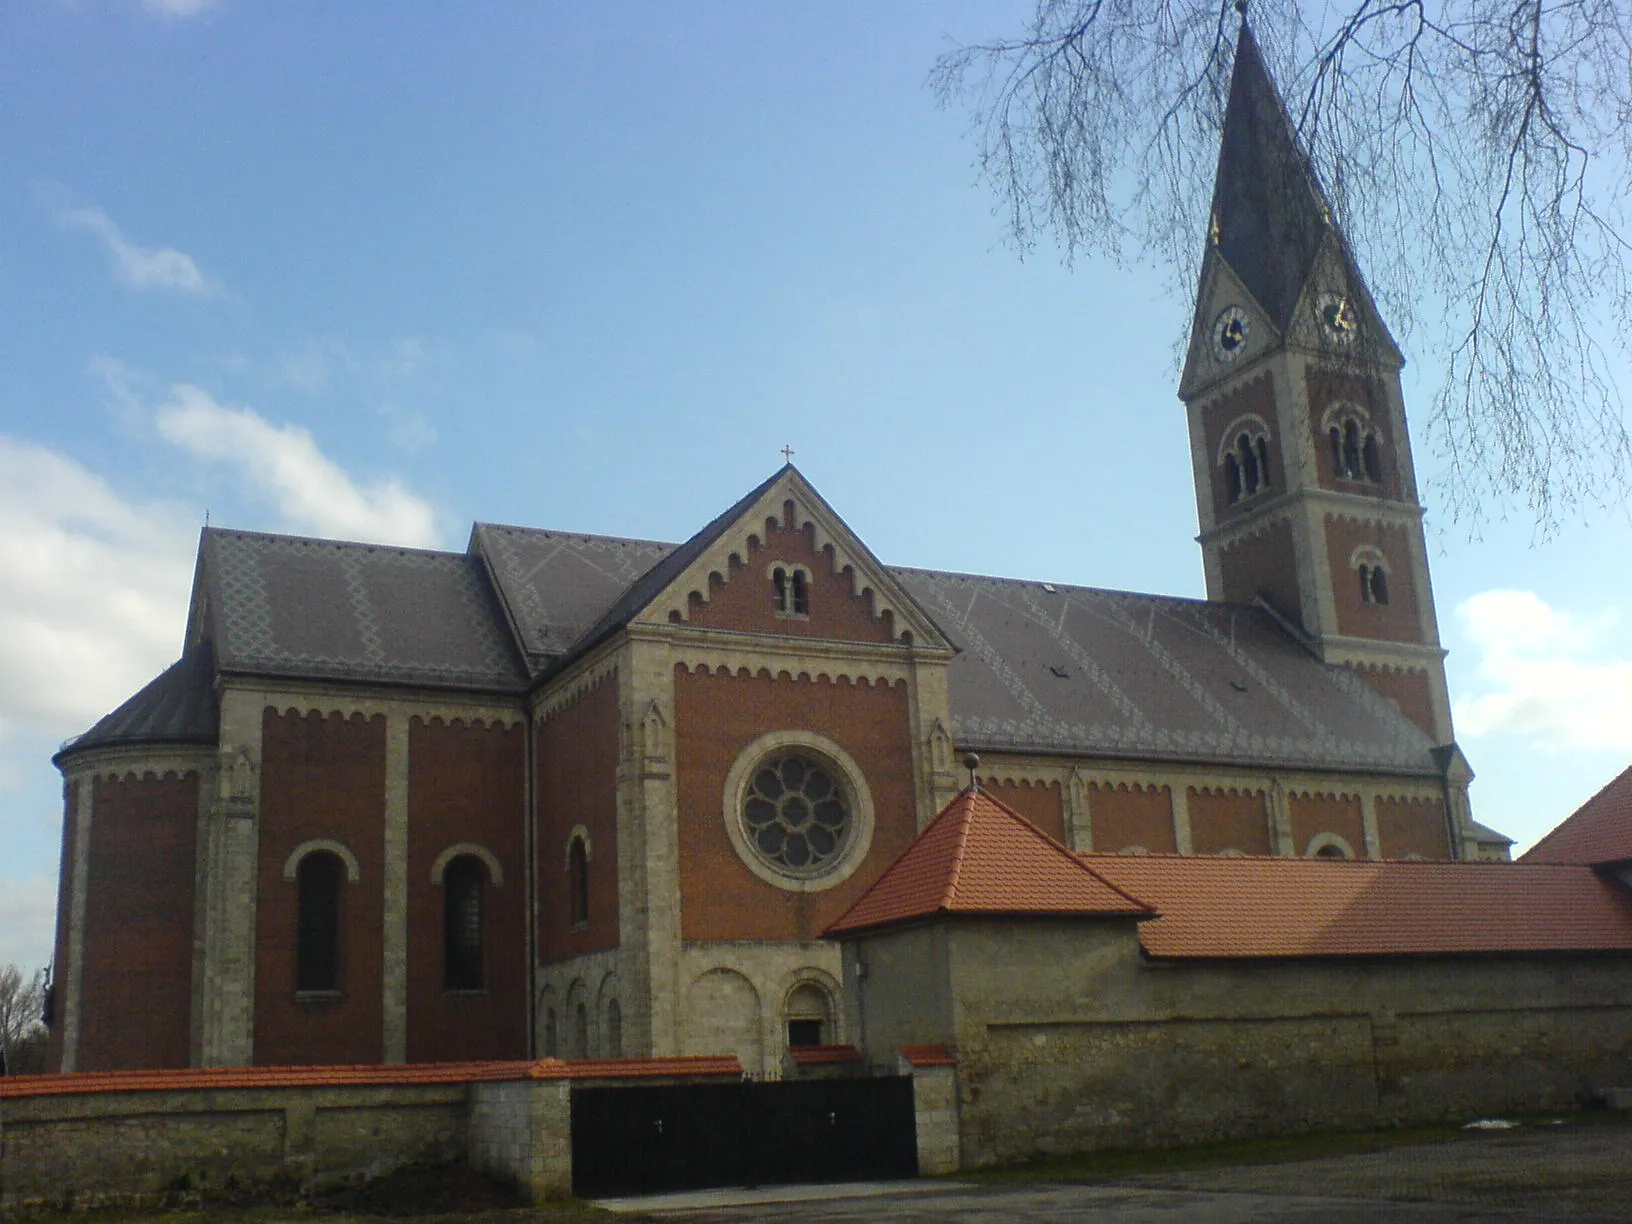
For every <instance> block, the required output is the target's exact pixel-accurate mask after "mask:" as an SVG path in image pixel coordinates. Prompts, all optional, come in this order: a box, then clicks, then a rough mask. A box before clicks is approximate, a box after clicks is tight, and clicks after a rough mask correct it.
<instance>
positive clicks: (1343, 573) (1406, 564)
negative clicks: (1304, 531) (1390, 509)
mask: <svg viewBox="0 0 1632 1224" xmlns="http://www.w3.org/2000/svg"><path fill="white" fill-rule="evenodd" d="M1326 548H1327V553H1328V555H1329V556H1330V557H1331V559H1332V593H1333V596H1334V598H1335V601H1336V603H1337V628H1338V632H1339V633H1342V634H1344V635H1346V636H1348V637H1363V638H1382V639H1384V640H1385V641H1390V642H1420V641H1422V619H1421V613H1420V612H1419V611H1418V608H1417V584H1416V579H1415V577H1414V576H1413V574H1412V565H1411V543H1410V538H1409V537H1408V536H1407V535H1406V531H1405V528H1403V527H1390V526H1387V525H1385V524H1383V523H1375V522H1372V523H1362V522H1356V521H1355V520H1354V519H1352V518H1339V517H1334V516H1331V515H1328V516H1327V518H1326ZM1356 554H1359V558H1360V560H1362V561H1364V560H1365V558H1366V557H1368V556H1380V557H1381V559H1382V563H1383V567H1384V569H1385V570H1386V571H1387V574H1388V602H1387V603H1386V604H1385V603H1375V602H1373V603H1368V602H1366V601H1365V600H1364V599H1363V598H1362V596H1361V590H1360V574H1359V569H1358V567H1357V563H1356Z"/></svg>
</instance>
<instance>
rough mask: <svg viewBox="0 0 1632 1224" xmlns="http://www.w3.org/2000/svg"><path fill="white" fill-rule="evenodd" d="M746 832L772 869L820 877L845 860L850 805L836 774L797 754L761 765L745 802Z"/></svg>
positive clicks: (785, 754)
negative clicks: (842, 859) (838, 862)
mask: <svg viewBox="0 0 1632 1224" xmlns="http://www.w3.org/2000/svg"><path fill="white" fill-rule="evenodd" d="M742 823H743V832H744V833H745V834H746V835H747V840H748V844H749V845H750V846H752V847H753V850H754V852H755V853H756V854H757V855H758V856H759V857H760V858H761V859H763V860H764V861H765V862H766V863H767V864H768V865H769V866H770V867H771V868H772V869H773V870H776V871H779V872H782V873H784V874H787V875H790V876H798V877H810V876H815V875H820V874H822V873H823V872H825V871H826V870H828V868H829V867H830V866H831V865H832V864H833V862H834V861H835V860H837V859H838V858H840V857H842V856H843V854H844V851H845V848H846V845H847V843H848V842H849V840H850V833H851V824H852V821H851V803H850V801H849V799H848V797H847V796H846V795H845V791H844V787H843V786H842V784H841V783H840V780H839V777H838V775H837V772H836V771H835V770H834V769H833V768H832V767H831V766H830V765H828V764H827V763H826V762H825V761H822V760H820V759H818V758H817V757H815V756H813V755H811V754H809V753H805V752H800V751H797V750H794V751H785V752H780V753H777V754H775V755H774V756H771V757H768V758H766V759H765V760H764V761H762V762H760V764H759V766H758V767H757V768H756V769H755V770H754V773H753V776H752V777H751V778H750V779H749V782H748V787H747V791H746V793H745V794H744V796H743V803H742Z"/></svg>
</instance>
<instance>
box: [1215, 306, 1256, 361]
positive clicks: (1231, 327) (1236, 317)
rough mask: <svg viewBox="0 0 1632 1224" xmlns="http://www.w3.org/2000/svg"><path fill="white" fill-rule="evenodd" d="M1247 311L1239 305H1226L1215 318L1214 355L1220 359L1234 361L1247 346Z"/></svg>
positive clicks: (1248, 322) (1248, 323)
mask: <svg viewBox="0 0 1632 1224" xmlns="http://www.w3.org/2000/svg"><path fill="white" fill-rule="evenodd" d="M1249 326H1250V321H1249V320H1248V318H1247V312H1246V311H1244V310H1242V309H1241V307H1239V306H1226V307H1224V309H1223V310H1221V311H1219V312H1218V318H1216V319H1214V320H1213V356H1214V357H1217V358H1218V359H1219V360H1220V361H1234V360H1235V359H1236V358H1237V357H1239V356H1240V355H1241V350H1242V349H1244V348H1246V347H1247V329H1248V327H1249Z"/></svg>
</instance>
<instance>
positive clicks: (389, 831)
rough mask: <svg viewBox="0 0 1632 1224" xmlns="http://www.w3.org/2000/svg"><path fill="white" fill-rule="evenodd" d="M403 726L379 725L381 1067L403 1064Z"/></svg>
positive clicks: (398, 719) (392, 715) (404, 717)
mask: <svg viewBox="0 0 1632 1224" xmlns="http://www.w3.org/2000/svg"><path fill="white" fill-rule="evenodd" d="M408 722H409V716H408V714H407V713H406V712H404V711H403V710H401V709H392V710H390V711H389V712H388V713H387V714H386V722H385V857H384V860H383V861H384V863H385V879H384V881H383V884H384V890H385V891H384V906H383V909H384V917H385V933H384V936H385V937H384V941H383V942H382V944H381V947H382V948H383V949H384V954H385V958H384V963H383V965H382V966H381V973H380V982H381V989H382V992H383V994H384V998H383V1000H382V1004H383V1006H382V1009H381V1015H382V1016H383V1018H384V1033H383V1045H382V1048H383V1049H384V1051H385V1061H386V1062H388V1063H401V1062H407V1061H408Z"/></svg>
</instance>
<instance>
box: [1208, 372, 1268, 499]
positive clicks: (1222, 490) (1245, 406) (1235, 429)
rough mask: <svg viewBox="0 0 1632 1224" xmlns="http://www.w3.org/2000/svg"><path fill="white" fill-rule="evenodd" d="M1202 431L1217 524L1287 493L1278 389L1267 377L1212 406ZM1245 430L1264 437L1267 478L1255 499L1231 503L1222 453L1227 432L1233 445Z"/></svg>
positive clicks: (1253, 381)
mask: <svg viewBox="0 0 1632 1224" xmlns="http://www.w3.org/2000/svg"><path fill="white" fill-rule="evenodd" d="M1202 430H1203V434H1202V436H1203V438H1204V439H1205V441H1206V447H1207V464H1208V467H1209V469H1210V470H1211V472H1212V477H1213V478H1212V481H1211V493H1212V499H1213V514H1214V516H1215V518H1216V520H1217V521H1218V522H1223V521H1225V520H1226V519H1229V518H1230V517H1232V516H1234V515H1237V514H1244V513H1246V512H1247V511H1248V510H1250V509H1252V508H1253V507H1255V506H1257V505H1258V504H1260V503H1261V502H1263V501H1264V500H1265V499H1266V498H1268V497H1272V496H1275V495H1277V494H1280V493H1284V492H1286V462H1285V456H1284V453H1283V448H1282V445H1281V436H1280V424H1279V422H1278V421H1277V419H1276V416H1275V388H1274V384H1273V382H1272V381H1271V379H1270V376H1269V375H1268V374H1265V375H1263V376H1262V377H1260V378H1255V379H1253V380H1252V381H1250V382H1248V383H1246V384H1245V385H1244V386H1241V387H1238V388H1237V389H1236V390H1234V391H1232V392H1231V393H1230V394H1229V395H1226V396H1223V397H1221V398H1219V399H1217V400H1215V401H1213V402H1212V403H1211V404H1209V405H1208V406H1207V408H1206V411H1205V414H1204V417H1203V421H1202ZM1243 430H1245V431H1246V432H1247V433H1249V434H1251V435H1253V436H1255V437H1256V436H1258V435H1260V434H1261V435H1262V436H1263V438H1264V441H1265V444H1266V447H1267V450H1268V454H1269V472H1268V479H1267V483H1265V484H1264V485H1262V486H1261V489H1262V491H1261V492H1260V493H1259V494H1258V495H1257V496H1256V497H1253V496H1245V497H1241V498H1239V499H1237V500H1236V501H1235V502H1234V503H1233V504H1232V503H1231V501H1230V499H1229V490H1228V486H1227V482H1226V480H1225V478H1224V473H1223V467H1222V464H1223V458H1222V454H1223V452H1224V450H1225V449H1226V447H1225V442H1226V438H1225V433H1226V431H1228V433H1229V439H1228V440H1229V441H1230V442H1232V443H1233V442H1234V440H1235V439H1236V438H1237V437H1239V435H1240V433H1241V432H1242V431H1243Z"/></svg>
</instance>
